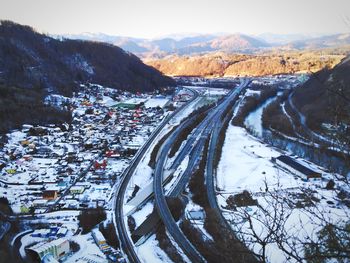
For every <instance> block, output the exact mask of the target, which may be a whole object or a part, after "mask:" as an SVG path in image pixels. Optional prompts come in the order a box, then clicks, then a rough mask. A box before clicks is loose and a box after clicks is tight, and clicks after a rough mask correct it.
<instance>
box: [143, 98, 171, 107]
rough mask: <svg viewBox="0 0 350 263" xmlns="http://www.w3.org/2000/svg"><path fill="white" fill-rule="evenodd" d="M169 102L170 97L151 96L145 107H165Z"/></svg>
mask: <svg viewBox="0 0 350 263" xmlns="http://www.w3.org/2000/svg"><path fill="white" fill-rule="evenodd" d="M168 102H169V99H167V98H151V99H149V100H147V101H146V102H145V107H146V108H155V107H161V108H163V107H164V106H165V105H166V104H167V103H168Z"/></svg>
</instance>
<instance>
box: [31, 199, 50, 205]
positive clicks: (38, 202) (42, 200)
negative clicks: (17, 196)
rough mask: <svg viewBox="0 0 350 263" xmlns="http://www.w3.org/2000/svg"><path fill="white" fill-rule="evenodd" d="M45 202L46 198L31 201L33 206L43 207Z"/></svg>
mask: <svg viewBox="0 0 350 263" xmlns="http://www.w3.org/2000/svg"><path fill="white" fill-rule="evenodd" d="M46 204H47V200H45V199H35V200H34V201H33V206H34V207H43V206H45V205H46Z"/></svg>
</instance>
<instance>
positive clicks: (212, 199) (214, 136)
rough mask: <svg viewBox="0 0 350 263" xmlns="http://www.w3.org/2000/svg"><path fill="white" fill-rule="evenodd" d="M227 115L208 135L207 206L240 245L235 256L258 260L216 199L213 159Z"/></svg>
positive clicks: (214, 123)
mask: <svg viewBox="0 0 350 263" xmlns="http://www.w3.org/2000/svg"><path fill="white" fill-rule="evenodd" d="M248 84H249V82H247V83H246V84H245V85H248ZM220 117H221V116H220ZM228 117H229V116H224V118H225V119H224V120H221V119H219V118H216V119H215V121H214V122H213V130H212V133H211V136H210V142H209V148H208V155H207V162H206V172H205V182H206V188H207V196H208V201H209V206H210V207H211V208H212V209H213V211H215V212H216V214H217V216H218V218H219V220H220V223H221V225H222V226H225V227H226V229H227V230H228V231H231V232H232V236H233V237H234V239H235V240H236V242H237V244H238V246H241V248H240V249H239V250H240V252H237V257H238V256H240V257H241V260H242V261H244V262H258V261H257V259H256V258H255V257H254V256H253V255H252V254H251V253H250V251H249V249H248V248H246V247H244V245H243V244H242V243H241V242H240V241H239V240H238V239H236V237H235V234H234V233H233V231H232V228H231V226H230V224H229V223H228V222H227V220H226V219H225V218H224V216H223V215H222V213H221V209H220V207H219V205H218V203H217V199H216V192H215V183H214V178H215V172H216V169H214V160H215V154H216V148H217V145H218V140H219V133H220V131H221V129H222V128H223V125H222V124H223V123H224V122H225V121H229V119H228Z"/></svg>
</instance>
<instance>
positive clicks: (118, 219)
mask: <svg viewBox="0 0 350 263" xmlns="http://www.w3.org/2000/svg"><path fill="white" fill-rule="evenodd" d="M191 92H192V93H193V95H194V96H193V98H192V99H191V100H190V101H188V102H187V103H186V104H184V105H183V106H181V107H180V108H178V109H177V110H175V111H174V112H173V113H172V114H171V115H169V116H167V117H166V118H165V119H164V120H163V122H162V123H161V124H160V125H159V126H158V127H157V128H156V130H155V131H154V132H153V133H152V134H151V136H150V137H149V139H148V140H147V142H146V143H145V144H144V145H143V146H142V147H141V149H140V150H139V151H137V153H136V155H135V156H134V158H133V160H132V162H131V163H130V165H129V166H128V168H127V169H126V170H125V171H124V172H123V174H122V182H121V183H120V185H119V186H118V188H117V191H116V198H115V206H114V207H115V217H114V218H115V222H114V223H115V227H116V229H117V232H118V237H119V240H120V244H121V248H122V250H123V251H124V253H125V254H126V255H127V257H128V259H129V261H130V262H140V260H139V258H138V256H137V254H136V252H135V250H134V244H133V242H132V241H131V239H130V237H129V233H128V231H127V229H126V225H125V221H124V212H123V205H124V195H125V192H126V188H127V186H128V184H129V181H130V179H131V177H132V175H133V174H134V172H135V169H136V167H137V165H138V164H139V162H140V161H141V159H142V157H143V156H144V155H145V153H146V152H147V150H148V148H149V147H150V146H151V144H152V143H153V141H154V140H155V139H156V138H157V136H158V134H159V133H160V131H161V130H162V129H163V128H164V127H165V125H166V124H167V123H168V122H169V121H170V120H171V119H172V118H173V117H174V116H175V115H176V114H178V113H179V112H180V111H182V110H183V109H184V108H185V107H186V106H187V105H189V104H190V103H191V102H193V101H194V100H195V99H196V98H197V97H198V93H197V92H196V91H193V90H191Z"/></svg>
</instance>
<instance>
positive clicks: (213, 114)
mask: <svg viewBox="0 0 350 263" xmlns="http://www.w3.org/2000/svg"><path fill="white" fill-rule="evenodd" d="M247 84H248V82H247V81H243V83H241V85H240V86H239V87H237V88H236V89H233V90H232V91H230V92H229V94H228V95H227V96H226V98H225V99H224V100H222V101H221V103H220V104H219V105H218V106H216V107H215V108H213V109H212V110H210V111H209V114H208V115H207V116H206V118H205V119H204V120H203V121H202V123H201V124H200V125H199V126H198V127H197V128H196V130H195V131H194V132H193V133H192V134H191V136H190V138H189V139H188V140H187V142H186V144H185V146H184V147H183V148H182V149H181V150H180V153H178V155H177V157H176V158H175V161H174V163H173V165H172V167H171V169H170V170H173V169H176V168H177V167H178V166H179V165H180V163H181V162H182V160H183V159H184V158H185V156H186V155H187V154H188V153H189V152H191V154H190V161H189V163H188V167H187V169H186V170H185V172H184V173H183V174H182V175H181V176H180V179H179V180H178V182H177V184H176V186H175V188H174V189H173V190H172V191H171V194H170V196H178V195H179V194H180V193H181V192H182V191H183V189H184V188H185V186H186V184H187V183H188V181H189V178H190V175H191V172H192V170H193V169H194V168H195V166H196V164H197V163H198V161H199V159H200V158H199V157H200V155H201V152H202V150H203V148H204V144H205V140H206V138H207V137H208V135H209V133H210V132H211V131H212V129H213V127H214V125H215V124H216V123H217V122H218V121H220V120H221V119H220V118H221V115H222V114H223V113H224V111H225V110H226V109H227V108H228V107H229V105H230V103H231V102H232V101H233V100H235V99H237V97H238V95H239V94H240V93H241V91H242V90H243V89H244V88H245V87H246V86H247ZM177 130H178V129H177ZM176 134H177V132H174V133H173V134H172V135H171V136H170V137H169V138H168V139H167V140H166V141H165V143H164V144H163V147H162V150H161V153H160V155H159V158H158V160H157V166H156V168H155V174H154V181H153V188H154V196H155V204H156V207H157V210H158V213H159V215H160V217H161V219H162V221H163V222H164V225H165V226H166V228H167V230H168V232H169V233H170V235H171V236H172V237H173V238H174V240H175V241H176V242H177V244H178V245H179V246H180V247H181V248H182V250H183V251H184V252H185V253H186V255H187V256H188V257H189V258H190V260H191V261H192V262H204V261H205V260H204V258H203V257H202V256H201V255H200V253H199V252H198V251H197V250H196V249H195V247H194V246H193V245H192V244H191V243H190V242H189V241H188V239H187V238H186V237H185V235H184V234H183V233H182V231H181V230H180V228H179V227H178V225H177V224H176V222H175V220H174V218H173V217H172V214H171V212H170V209H169V207H168V205H167V203H166V199H165V194H164V189H163V187H162V182H163V177H164V176H163V174H164V166H165V163H166V160H167V156H168V153H169V151H170V148H171V145H172V144H173V143H174V140H176Z"/></svg>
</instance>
